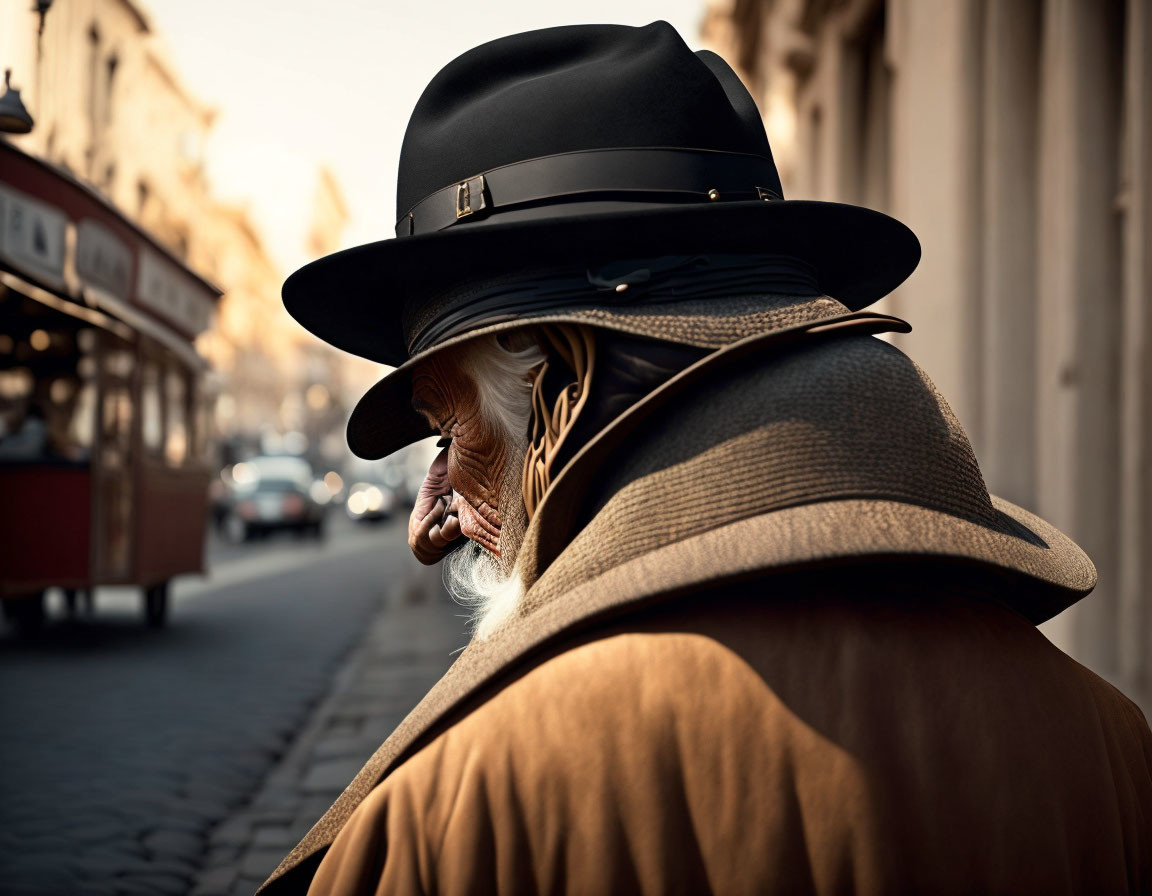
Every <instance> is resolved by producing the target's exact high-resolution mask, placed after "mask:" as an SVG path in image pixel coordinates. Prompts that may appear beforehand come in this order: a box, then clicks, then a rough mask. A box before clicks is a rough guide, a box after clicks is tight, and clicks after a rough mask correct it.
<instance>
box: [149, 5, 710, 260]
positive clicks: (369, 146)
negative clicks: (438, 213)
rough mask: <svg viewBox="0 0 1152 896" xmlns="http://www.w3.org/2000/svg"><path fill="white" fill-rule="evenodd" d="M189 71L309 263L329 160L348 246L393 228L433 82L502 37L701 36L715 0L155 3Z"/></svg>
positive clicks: (215, 173) (235, 173)
mask: <svg viewBox="0 0 1152 896" xmlns="http://www.w3.org/2000/svg"><path fill="white" fill-rule="evenodd" d="M143 6H144V8H145V9H146V10H147V11H148V12H149V13H150V14H151V20H152V23H153V25H154V27H155V30H156V31H158V32H160V34H161V35H162V40H163V41H164V43H166V44H167V45H168V47H169V49H170V53H169V54H168V55H169V58H170V59H171V60H172V62H173V63H174V65H175V67H176V69H177V72H178V74H179V76H180V77H181V80H182V81H183V82H184V83H185V85H186V86H187V87H188V88H189V89H190V90H191V92H193V93H194V94H195V95H196V96H198V97H199V98H200V99H202V100H203V101H205V102H206V103H208V104H209V105H210V106H213V107H215V108H217V109H218V110H219V117H218V119H217V122H216V125H215V128H214V134H213V136H212V139H211V141H210V142H209V144H208V148H207V156H208V163H209V167H208V171H209V176H210V178H211V181H212V184H213V186H214V188H215V190H216V192H218V193H219V194H220V195H222V196H223V197H224V198H228V199H235V200H240V201H245V200H247V201H248V203H249V206H250V208H251V210H252V212H253V214H254V217H255V218H256V221H257V224H258V226H259V227H260V228H261V231H262V232H263V233H264V235H265V236H266V238H267V239H268V243H269V248H270V249H271V250H272V253H273V256H274V258H275V259H276V260H277V261H278V262H279V263H280V265H281V266H282V267H283V268H284V273H285V274H287V273H290V272H291V270H292V269H294V268H295V267H297V266H299V265H300V264H302V263H303V262H305V261H307V260H308V259H307V257H306V256H305V255H304V252H305V248H304V245H303V236H304V232H305V231H304V228H305V227H306V223H307V216H308V213H309V211H310V204H311V201H312V197H313V189H314V182H315V180H314V178H315V175H314V171H315V167H316V165H317V164H320V163H324V164H327V165H328V166H329V167H330V168H331V169H332V171H333V172H334V173H335V175H336V177H337V178H338V180H339V181H340V185H341V187H342V189H343V191H344V195H345V199H346V201H347V203H348V207H349V213H350V220H349V223H348V228H347V230H346V231H345V233H344V235H343V238H342V241H341V247H342V248H343V247H344V246H354V245H359V244H360V243H366V242H371V241H373V240H377V239H384V238H386V237H391V236H392V235H393V231H392V227H393V224H394V221H393V215H394V208H395V179H396V165H397V161H398V159H399V154H400V143H401V140H402V138H403V135H404V128H405V126H406V125H407V123H408V117H409V115H410V114H411V112H412V108H413V106H414V105H415V104H416V100H417V99H418V98H419V96H420V93H421V91H422V90H423V89H424V86H425V85H426V84H427V83H428V82H429V81H430V80H431V79H432V76H433V75H435V74H436V72H437V71H439V70H440V69H441V68H442V67H443V66H444V65H446V64H447V63H448V62H450V61H451V60H452V59H454V58H455V57H456V56H458V55H459V54H460V53H462V52H464V51H465V50H467V49H470V48H471V47H474V46H476V45H478V44H481V43H483V42H485V41H487V40H491V39H493V38H496V37H502V36H504V35H507V34H514V33H516V32H519V31H527V30H531V29H534V28H544V27H548V26H552V25H569V24H584V23H596V22H613V23H620V24H627V25H643V24H647V23H649V22H651V21H654V20H656V19H665V20H667V21H669V22H671V23H672V25H673V26H675V28H676V29H677V30H678V31H679V32H680V34H681V35H683V37H684V39H685V40H686V41H687V43H688V44H689V46H691V47H692V48H693V49H698V48H699V46H700V41H699V36H698V35H699V30H700V23H701V20H702V18H703V14H704V0H623V2H621V0H617V2H612V0H579V2H574V0H535V2H533V0H488V2H485V3H475V2H466V0H440V2H435V0H429V2H411V0H406V2H387V0H279V2H272V0H241V2H237V0H195V2H189V0H145V2H144V4H143Z"/></svg>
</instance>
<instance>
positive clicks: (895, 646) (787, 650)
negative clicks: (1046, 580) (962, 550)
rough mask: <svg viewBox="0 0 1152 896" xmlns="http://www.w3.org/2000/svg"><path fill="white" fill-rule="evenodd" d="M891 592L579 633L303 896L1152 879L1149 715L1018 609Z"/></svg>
mask: <svg viewBox="0 0 1152 896" xmlns="http://www.w3.org/2000/svg"><path fill="white" fill-rule="evenodd" d="M794 584H795V583H794ZM893 590H894V591H896V592H897V593H896V594H891V595H887V596H885V595H884V594H881V593H872V594H866V595H862V594H859V593H858V594H856V595H855V596H848V595H844V594H836V593H835V591H832V592H830V593H826V594H824V595H823V596H820V597H819V598H817V597H814V596H813V595H811V594H809V595H807V596H806V597H805V598H804V599H802V600H801V599H797V598H795V597H793V598H790V599H787V600H782V599H780V597H779V596H778V595H777V596H776V597H775V598H774V599H773V600H771V601H769V600H765V599H764V594H763V589H760V588H756V587H749V586H744V587H743V588H742V589H741V590H740V591H739V592H736V593H729V594H724V595H721V594H709V595H707V596H706V597H707V599H706V600H704V599H702V598H704V597H705V595H697V596H696V598H695V599H693V600H691V601H679V602H675V603H672V604H667V605H664V606H661V607H659V608H655V609H652V610H649V611H648V612H646V613H645V614H643V616H642V617H635V618H630V619H628V620H627V621H626V622H623V621H622V622H619V623H617V624H616V625H615V626H613V627H611V628H606V629H603V630H601V631H599V632H597V633H596V634H595V635H592V636H586V637H584V638H582V639H581V640H580V641H579V642H576V643H572V644H570V645H566V649H563V650H561V651H560V652H558V653H555V654H554V655H552V656H551V658H549V659H547V660H546V661H544V662H542V663H540V664H539V665H537V666H535V668H533V669H532V671H530V672H528V673H527V674H525V675H523V676H522V677H520V678H518V679H517V680H515V681H514V682H512V683H511V684H508V685H507V686H506V687H504V688H503V689H502V690H500V691H499V692H498V693H496V694H495V695H494V696H492V697H491V699H489V700H487V701H486V702H485V703H484V704H483V705H482V706H480V707H479V708H477V709H476V710H475V711H473V712H472V713H470V714H469V715H467V716H466V717H465V718H463V719H462V720H461V721H459V722H457V723H456V724H455V725H453V726H452V727H450V728H449V729H448V730H447V731H445V732H444V733H443V734H441V735H440V736H439V737H437V738H435V739H434V740H433V741H432V742H431V743H429V744H428V745H426V746H425V747H424V748H423V749H421V750H420V751H419V752H418V753H416V754H415V755H414V756H413V757H412V758H411V759H409V760H408V761H407V762H405V763H404V764H403V765H401V766H400V767H399V768H397V769H396V770H395V771H394V772H393V773H392V774H391V775H389V776H388V777H387V778H386V779H385V780H384V781H383V782H382V783H381V784H380V785H379V786H378V787H376V788H375V789H374V790H373V791H372V792H371V793H370V794H369V795H368V797H367V799H365V800H364V801H363V802H362V803H361V804H360V806H359V808H358V809H357V810H356V811H355V812H354V813H353V815H352V817H351V819H350V820H349V821H348V823H347V824H346V825H345V827H344V829H343V830H342V831H341V833H340V835H339V836H338V837H337V838H336V841H335V843H334V844H333V845H332V847H331V849H330V850H329V851H328V853H327V856H326V857H325V859H324V861H323V862H322V863H321V864H320V867H319V870H318V871H317V873H316V876H315V878H314V881H313V883H312V888H311V890H309V892H310V893H315V894H335V896H352V894H362V893H378V894H401V893H452V894H457V893H459V894H463V893H473V894H479V893H558V892H569V893H588V894H597V893H609V892H616V893H639V892H647V893H704V892H716V893H843V892H849V891H853V890H854V891H856V892H861V893H894V892H933V893H944V892H954V893H972V892H1012V893H1055V892H1081V893H1089V892H1091V893H1124V892H1150V891H1152V825H1150V821H1152V819H1150V818H1149V812H1150V810H1152V735H1150V734H1149V730H1148V726H1147V724H1146V723H1145V721H1144V718H1143V716H1142V715H1141V713H1140V711H1139V709H1137V708H1136V707H1135V705H1133V704H1132V703H1131V702H1130V701H1129V700H1128V699H1127V698H1125V697H1124V696H1123V695H1122V694H1120V693H1119V692H1118V691H1116V690H1115V689H1114V688H1112V687H1111V686H1110V685H1108V684H1107V683H1106V682H1104V681H1102V680H1101V679H1100V678H1098V677H1097V676H1095V675H1094V674H1092V673H1091V672H1089V671H1087V670H1086V669H1084V668H1083V667H1081V666H1079V665H1078V664H1077V663H1075V662H1073V661H1072V660H1070V659H1069V658H1068V657H1067V656H1065V655H1064V654H1063V653H1061V652H1060V651H1059V650H1057V649H1056V648H1055V647H1053V646H1052V645H1051V644H1050V643H1049V642H1048V641H1047V640H1046V639H1045V638H1044V636H1043V635H1041V634H1040V633H1039V632H1038V631H1037V630H1036V629H1035V627H1034V626H1032V625H1030V624H1029V623H1028V622H1026V621H1025V620H1024V619H1022V618H1020V617H1019V616H1017V615H1016V614H1014V613H1013V612H1012V611H1010V610H1008V609H1006V608H1005V607H1003V606H1002V605H1000V604H997V603H995V602H993V601H990V600H981V599H978V598H973V597H968V596H963V595H947V594H939V593H937V594H924V593H916V592H915V591H914V590H912V589H893Z"/></svg>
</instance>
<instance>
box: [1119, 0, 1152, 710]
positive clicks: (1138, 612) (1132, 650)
mask: <svg viewBox="0 0 1152 896" xmlns="http://www.w3.org/2000/svg"><path fill="white" fill-rule="evenodd" d="M1125 37H1126V42H1127V44H1126V47H1125V53H1124V55H1125V72H1124V82H1125V93H1124V118H1125V125H1126V127H1125V129H1124V133H1123V140H1124V145H1123V146H1122V148H1121V158H1122V159H1123V172H1122V178H1123V180H1122V184H1121V193H1120V204H1121V210H1122V213H1123V215H1124V233H1123V246H1124V268H1123V272H1122V276H1123V321H1124V323H1123V327H1122V329H1121V345H1120V364H1121V367H1120V398H1121V402H1120V435H1121V442H1120V480H1121V489H1120V508H1119V509H1120V526H1119V548H1120V571H1119V592H1120V593H1119V651H1118V653H1119V678H1120V682H1121V685H1122V686H1123V687H1125V689H1126V690H1128V692H1129V693H1130V695H1131V696H1132V697H1134V698H1137V699H1141V698H1142V699H1143V703H1144V708H1145V712H1148V711H1149V705H1150V703H1149V701H1150V699H1152V687H1150V686H1152V6H1150V5H1149V4H1148V3H1147V2H1146V0H1129V2H1128V20H1127V27H1126V29H1125Z"/></svg>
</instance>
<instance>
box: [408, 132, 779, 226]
mask: <svg viewBox="0 0 1152 896" xmlns="http://www.w3.org/2000/svg"><path fill="white" fill-rule="evenodd" d="M591 198H596V199H606V198H615V199H624V200H633V201H642V200H645V199H647V200H651V199H652V198H658V199H664V200H665V201H675V202H693V201H702V202H718V201H719V202H725V201H729V202H730V201H734V200H744V201H747V200H754V199H762V200H764V201H774V200H780V199H783V198H784V196H783V193H782V191H781V189H780V177H779V175H778V174H777V173H776V166H775V164H773V162H772V160H771V159H769V158H765V157H764V156H757V155H751V154H748V153H736V152H720V151H718V150H711V149H678V148H675V147H672V148H665V147H640V148H624V149H592V150H585V151H581V152H566V153H559V154H557V155H551V156H541V157H539V158H535V159H526V160H525V161H522V162H513V163H511V164H509V165H501V166H500V167H498V168H492V169H490V170H489V171H485V172H484V173H483V174H477V175H476V176H474V177H470V178H467V179H466V180H462V181H460V182H459V183H454V184H449V185H448V186H446V187H444V188H443V189H440V190H437V191H436V192H435V193H433V194H432V195H430V196H427V197H425V198H424V199H422V200H420V201H419V202H418V203H416V205H414V206H413V207H412V208H411V210H409V212H408V214H406V215H404V216H403V217H402V218H401V219H400V220H399V221H397V222H396V236H398V237H404V236H413V235H416V234H421V233H432V232H434V231H437V230H444V229H445V228H447V227H451V226H453V225H455V224H458V223H460V222H461V221H467V220H469V219H471V218H473V217H474V216H477V215H480V216H483V217H487V216H490V215H493V214H495V213H497V212H498V211H499V210H501V209H507V208H512V207H516V206H524V205H529V204H533V203H536V204H539V203H551V202H565V201H572V200H578V199H591Z"/></svg>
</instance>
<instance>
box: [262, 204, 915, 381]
mask: <svg viewBox="0 0 1152 896" xmlns="http://www.w3.org/2000/svg"><path fill="white" fill-rule="evenodd" d="M719 251H725V252H772V253H781V254H789V255H794V256H796V257H798V258H801V259H803V260H805V261H807V262H808V263H809V264H811V265H813V267H814V268H815V270H816V277H817V281H818V284H819V286H820V289H821V290H822V291H823V292H824V293H825V294H826V295H828V296H831V297H833V298H835V299H836V300H837V301H839V302H841V303H842V304H843V305H845V306H847V307H848V308H849V309H850V310H853V311H855V310H858V309H860V308H864V307H866V306H867V305H869V304H871V303H872V302H875V301H876V300H878V299H880V298H882V297H883V296H885V295H887V294H888V293H889V292H891V291H892V290H893V289H895V288H896V287H897V286H899V285H900V284H901V283H902V282H903V281H904V280H905V279H906V278H907V277H908V275H909V274H911V273H912V271H913V270H914V269H915V267H916V265H917V263H918V262H919V260H920V243H919V241H918V240H917V239H916V236H915V234H913V233H912V231H911V230H909V229H908V227H906V226H905V225H904V224H902V223H900V222H899V221H897V220H896V219H894V218H891V217H889V216H888V215H885V214H883V213H881V212H877V211H874V210H872V209H867V208H863V207H860V206H853V205H844V204H841V203H835V202H816V201H811V200H788V201H780V202H762V201H759V200H752V201H746V202H745V201H739V202H713V203H693V204H661V203H646V204H642V203H609V202H575V203H569V204H566V205H562V206H552V207H548V208H535V209H533V208H526V209H521V210H512V211H507V212H503V213H501V214H500V215H499V216H494V217H491V218H488V219H479V220H476V221H469V222H468V223H466V224H460V225H457V226H455V227H451V228H448V229H446V230H443V231H439V232H437V233H430V234H422V235H418V236H409V237H404V238H401V239H388V240H381V241H379V242H375V243H369V244H367V245H363V246H358V247H355V248H352V249H346V250H344V251H341V252H336V253H334V254H332V255H328V256H325V257H323V258H319V259H317V260H316V261H313V262H311V263H310V264H307V265H305V266H304V267H302V268H300V269H299V270H298V271H296V272H295V273H294V274H292V275H291V276H290V277H289V278H288V279H287V280H286V281H285V283H284V287H283V298H284V306H285V307H286V308H287V309H288V312H289V313H290V314H291V315H292V316H293V317H294V318H295V319H296V320H297V321H298V322H299V323H300V324H301V325H302V326H304V327H305V328H306V329H307V330H309V331H310V332H312V333H313V334H315V335H316V336H318V337H320V338H321V339H323V340H324V341H325V342H328V343H330V344H332V345H334V346H336V347H337V348H340V349H343V350H344V351H347V352H351V353H352V354H355V355H360V356H361V357H364V358H368V359H370V360H373V361H378V362H380V363H383V364H389V365H392V366H399V365H400V364H402V363H403V362H404V361H405V360H407V358H408V346H407V344H406V341H405V334H404V332H403V327H402V320H403V319H404V309H405V308H406V307H408V305H409V303H413V302H417V301H420V300H421V299H423V298H427V297H428V296H430V295H435V294H436V293H438V292H443V291H445V290H448V289H450V288H451V287H452V286H453V285H455V284H458V283H464V282H468V281H470V280H472V281H474V280H476V279H478V278H487V277H493V276H499V275H500V274H506V273H508V272H511V271H515V270H516V269H518V268H520V269H523V268H525V267H527V266H532V267H539V266H545V265H560V264H564V263H566V262H570V261H574V260H581V261H586V262H594V261H596V260H598V259H605V260H609V259H612V258H627V257H634V256H640V257H642V256H645V255H654V254H655V255H666V254H681V253H700V252H719Z"/></svg>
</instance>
